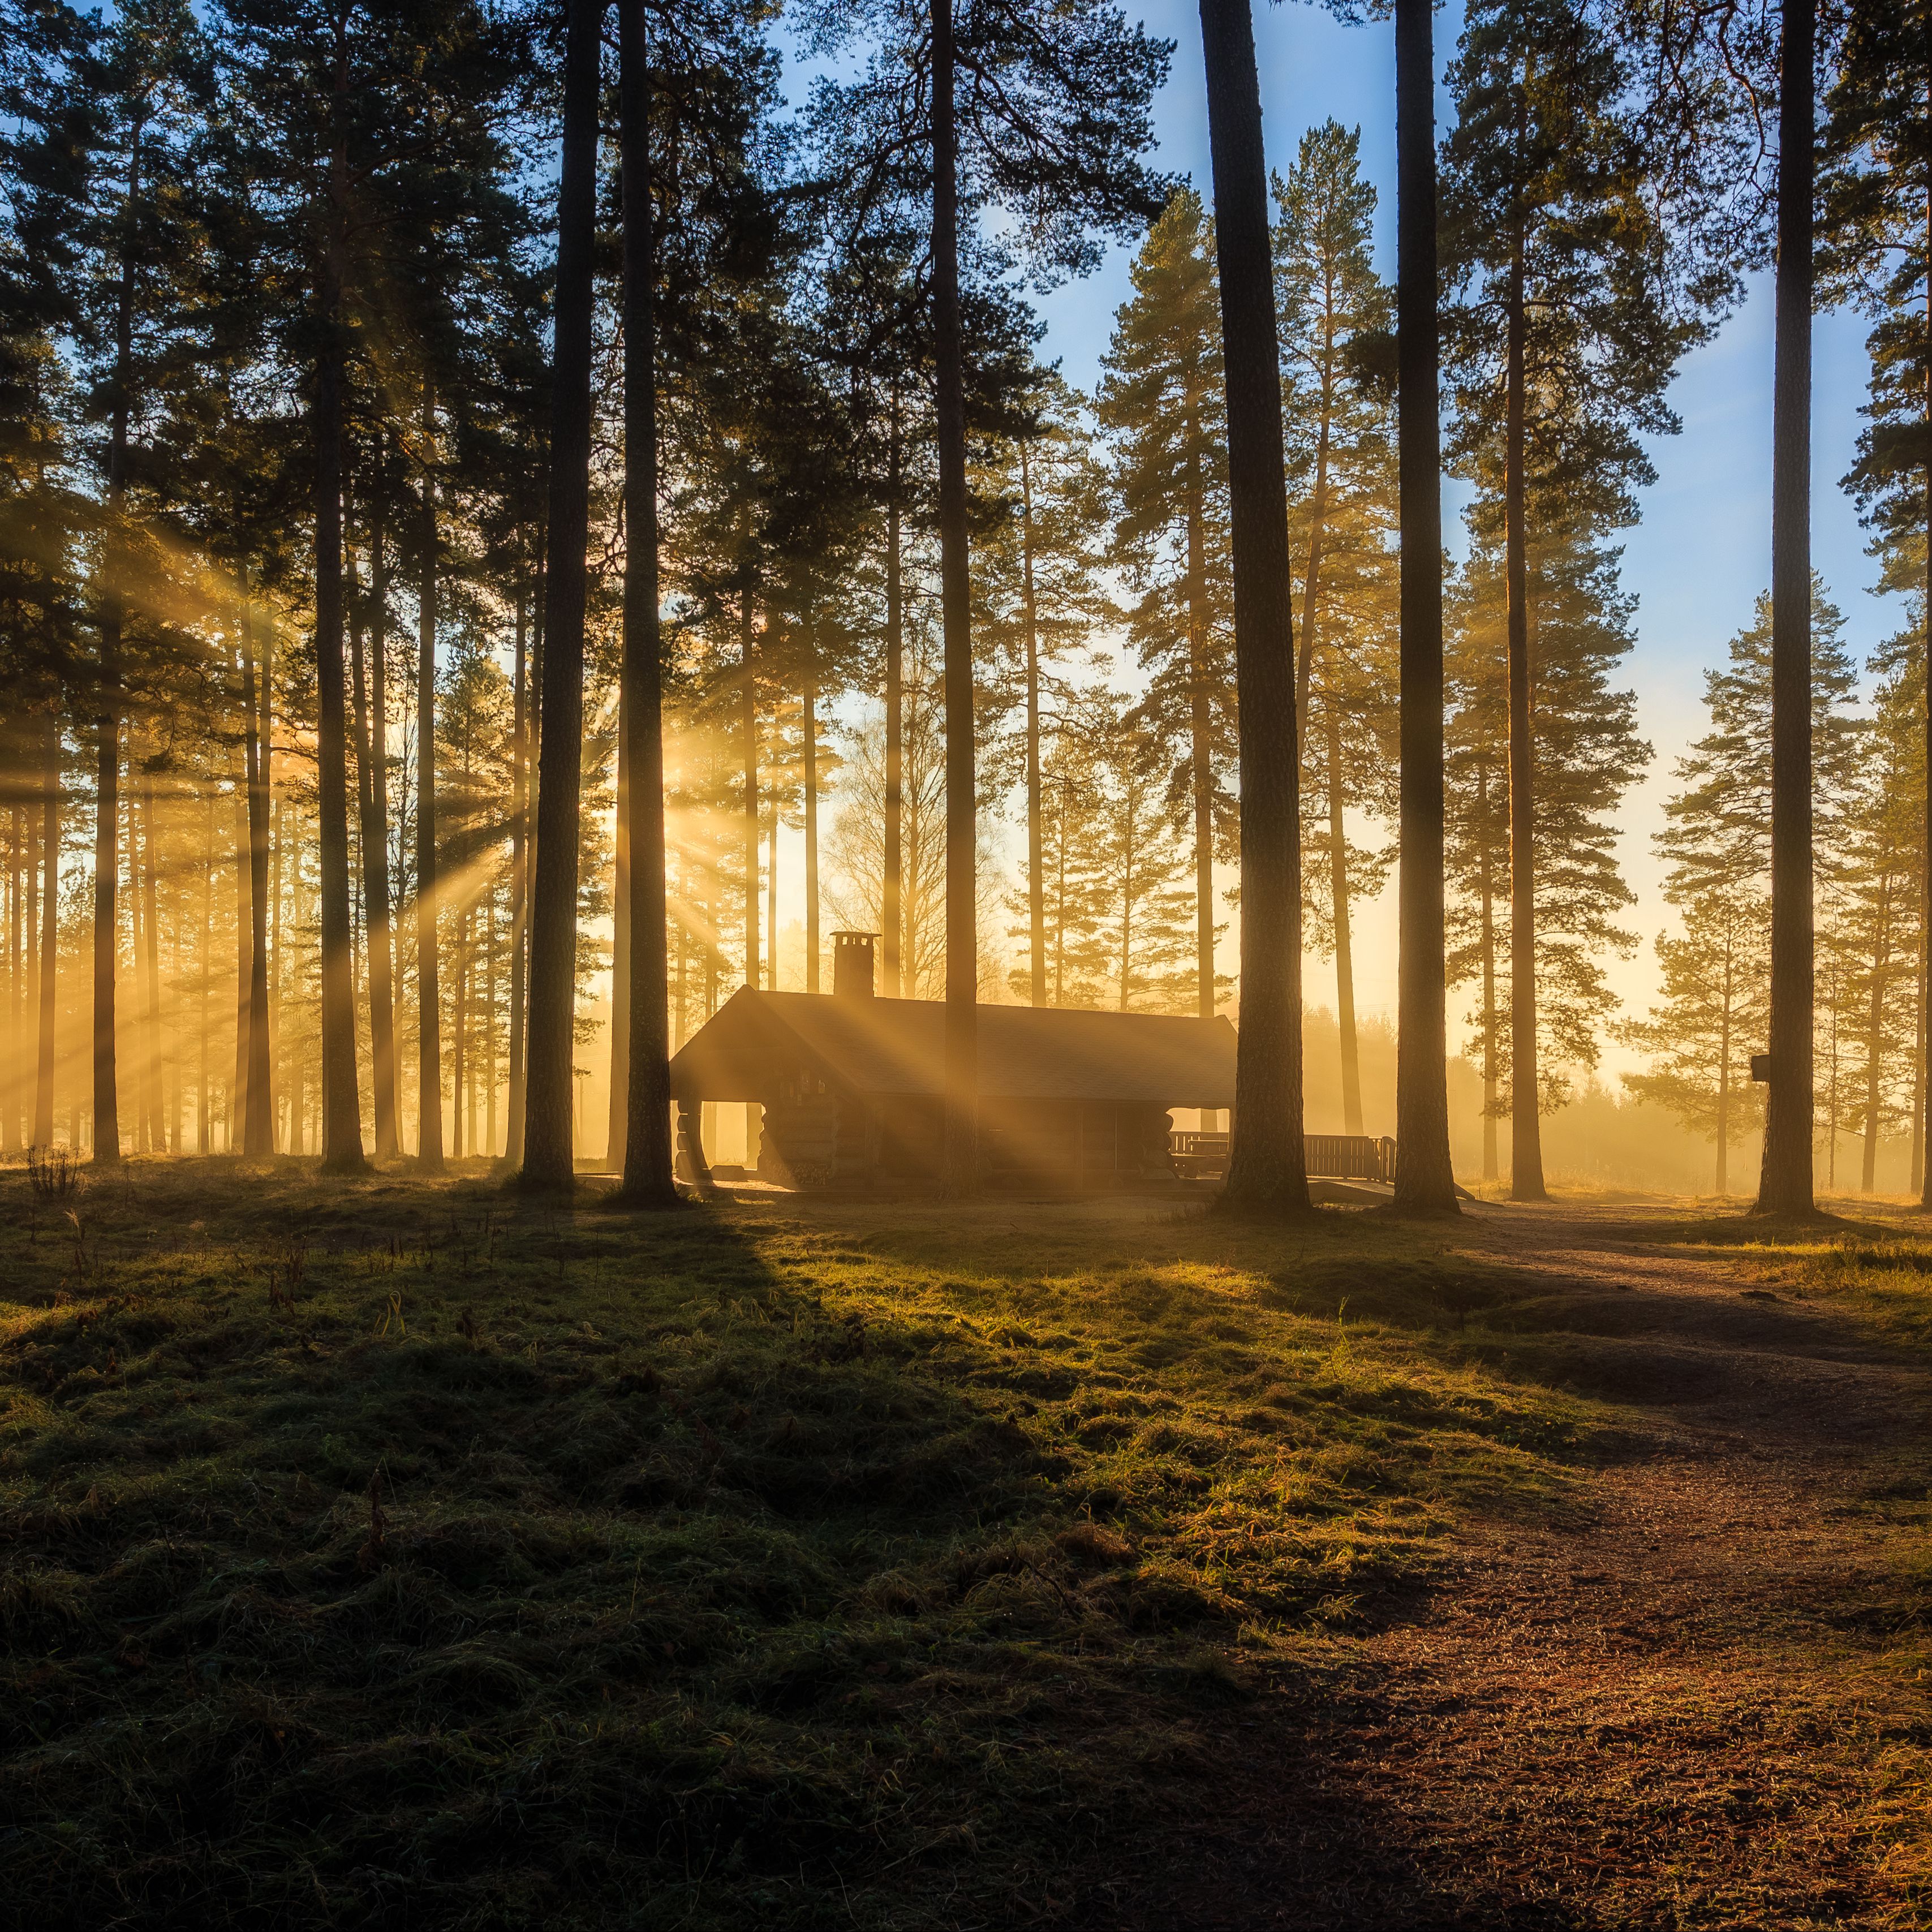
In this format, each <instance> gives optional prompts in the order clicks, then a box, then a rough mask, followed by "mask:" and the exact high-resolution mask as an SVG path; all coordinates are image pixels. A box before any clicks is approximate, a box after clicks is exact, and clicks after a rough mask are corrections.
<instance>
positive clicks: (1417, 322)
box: [1393, 0, 1459, 1216]
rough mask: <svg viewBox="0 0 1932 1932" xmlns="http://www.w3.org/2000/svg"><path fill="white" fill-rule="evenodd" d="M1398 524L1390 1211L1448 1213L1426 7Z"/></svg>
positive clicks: (1408, 230) (1430, 83)
mask: <svg viewBox="0 0 1932 1932" xmlns="http://www.w3.org/2000/svg"><path fill="white" fill-rule="evenodd" d="M1393 10H1394V14H1395V95H1396V317H1397V324H1396V365H1397V384H1396V403H1397V460H1398V491H1399V496H1398V508H1397V517H1398V520H1399V522H1400V525H1401V529H1402V670H1401V685H1402V691H1401V716H1402V778H1401V784H1402V796H1401V807H1400V814H1401V825H1400V850H1401V859H1402V876H1401V884H1400V893H1401V902H1400V921H1401V927H1400V940H1399V942H1398V944H1399V948H1400V960H1399V962H1398V966H1397V976H1398V985H1397V1035H1398V1040H1399V1044H1398V1046H1397V1059H1396V1175H1395V1202H1396V1209H1397V1212H1398V1213H1400V1214H1408V1215H1418V1216H1421V1215H1439V1214H1456V1213H1457V1212H1459V1210H1458V1208H1457V1205H1456V1177H1455V1173H1454V1169H1452V1168H1451V1165H1450V1160H1449V1088H1448V1037H1447V1035H1448V1028H1447V1025H1446V1015H1445V1005H1446V999H1447V985H1448V983H1447V978H1446V966H1445V962H1446V959H1447V956H1448V938H1447V931H1446V928H1445V922H1444V917H1443V898H1444V878H1445V866H1444V862H1443V860H1444V850H1443V836H1444V826H1443V716H1444V713H1443V664H1442V398H1441V391H1440V362H1439V357H1440V353H1441V342H1440V332H1439V317H1438V314H1437V302H1438V293H1437V285H1438V276H1439V263H1438V260H1437V234H1436V224H1437V208H1436V202H1437V183H1436V55H1435V46H1434V32H1433V7H1432V5H1431V4H1430V0H1393Z"/></svg>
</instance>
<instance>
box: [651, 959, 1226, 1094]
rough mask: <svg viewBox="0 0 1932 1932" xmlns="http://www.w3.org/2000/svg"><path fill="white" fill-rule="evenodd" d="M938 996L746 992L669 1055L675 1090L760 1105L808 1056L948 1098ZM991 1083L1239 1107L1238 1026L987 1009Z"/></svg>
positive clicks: (887, 1085) (987, 1086)
mask: <svg viewBox="0 0 1932 1932" xmlns="http://www.w3.org/2000/svg"><path fill="white" fill-rule="evenodd" d="M945 1019H946V1008H945V1006H944V1004H943V1003H942V1002H941V1001H937V1000H887V999H856V1000H854V999H839V998H833V997H832V995H829V994H827V993H764V992H757V991H754V989H752V988H751V987H748V986H744V987H740V988H739V990H738V991H737V992H735V993H733V995H732V996H731V997H730V999H728V1000H727V1001H726V1002H725V1003H724V1005H723V1006H722V1007H720V1008H719V1009H718V1011H717V1012H716V1013H714V1014H712V1016H711V1018H710V1019H709V1020H707V1021H706V1022H705V1023H704V1025H703V1026H702V1027H701V1028H699V1030H698V1031H697V1032H696V1033H695V1034H693V1035H692V1036H691V1038H690V1039H689V1040H687V1041H686V1042H685V1044H684V1046H683V1047H682V1049H680V1050H679V1052H678V1053H677V1054H676V1055H675V1056H674V1057H673V1059H672V1061H671V1063H670V1086H671V1092H672V1094H673V1095H674V1096H676V1097H677V1098H678V1099H679V1100H685V1101H691V1100H760V1099H762V1098H763V1097H764V1096H765V1095H766V1094H767V1093H769V1091H770V1089H771V1088H772V1085H773V1084H774V1082H775V1079H777V1078H778V1076H780V1075H781V1073H784V1072H785V1071H787V1070H788V1069H789V1067H793V1066H796V1065H797V1064H799V1062H800V1061H803V1062H804V1063H805V1064H806V1065H807V1066H808V1067H811V1069H812V1070H814V1071H816V1072H817V1073H818V1074H819V1075H820V1077H822V1078H824V1079H828V1080H829V1081H831V1082H834V1083H835V1084H836V1085H839V1086H841V1087H843V1088H846V1089H847V1091H850V1092H854V1093H859V1094H877V1095H881V1096H883V1095H907V1094H910V1095H917V1094H932V1095H935V1096H936V1095H937V1094H938V1093H939V1092H940V1091H941V1068H942V1067H943V1065H944V1048H945V1031H944V1029H945ZM979 1044H980V1082H979V1086H980V1094H981V1095H982V1096H983V1097H984V1098H986V1099H989V1100H1100V1101H1110V1100H1111V1101H1118V1102H1127V1103H1135V1104H1140V1105H1146V1106H1157V1107H1232V1106H1233V1105H1234V1103H1235V1029H1234V1028H1232V1026H1230V1025H1229V1023H1228V1022H1227V1021H1226V1020H1225V1019H1218V1018H1217V1019H1211V1020H1201V1019H1169V1018H1166V1017H1164V1016H1159V1015H1156V1014H1153V1013H1095V1012H1092V1011H1089V1010H1085V1009H1081V1008H1076V1007H992V1006H983V1007H980V1009H979Z"/></svg>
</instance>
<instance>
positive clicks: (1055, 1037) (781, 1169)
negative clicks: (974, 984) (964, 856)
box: [670, 932, 1235, 1193]
mask: <svg viewBox="0 0 1932 1932" xmlns="http://www.w3.org/2000/svg"><path fill="white" fill-rule="evenodd" d="M872 940H873V935H871V934H869V933H861V932H839V933H835V934H834V935H833V936H832V991H831V992H830V993H829V994H825V993H766V992H759V991H757V990H756V989H754V988H751V987H748V986H747V987H742V988H740V989H739V991H738V992H736V993H734V994H733V995H732V996H731V998H730V999H729V1000H727V1001H726V1002H725V1003H724V1005H723V1006H722V1007H720V1008H719V1009H718V1011H717V1012H716V1013H714V1014H713V1015H712V1016H711V1018H710V1019H709V1020H707V1021H706V1022H705V1024H704V1025H703V1027H702V1028H700V1029H699V1031H697V1033H695V1034H693V1035H692V1036H691V1038H690V1039H689V1040H688V1041H686V1042H685V1045H684V1046H682V1048H681V1049H679V1052H678V1053H677V1054H676V1055H675V1056H674V1057H673V1059H672V1061H671V1064H670V1091H671V1097H672V1100H673V1102H674V1103H675V1104H676V1108H677V1111H678V1174H679V1178H680V1179H682V1180H686V1181H701V1180H703V1179H706V1178H708V1176H709V1165H708V1163H707V1162H706V1158H705V1151H704V1148H703V1142H702V1136H701V1133H700V1120H701V1118H702V1113H701V1109H702V1107H703V1104H704V1103H706V1102H707V1101H753V1102H756V1103H757V1104H758V1105H759V1106H760V1107H762V1108H763V1110H764V1120H763V1132H762V1135H761V1138H760V1145H759V1151H758V1160H757V1178H759V1179H760V1180H761V1181H772V1182H775V1183H776V1184H778V1185H779V1186H781V1187H791V1188H797V1189H800V1190H809V1191H823V1190H829V1189H837V1190H841V1191H842V1190H847V1189H880V1190H886V1191H900V1190H904V1191H908V1192H912V1191H920V1190H929V1189H930V1188H932V1187H933V1186H935V1184H937V1182H938V1179H939V1178H940V1169H941V1133H942V1128H943V1115H942V1112H941V1085H942V1082H941V1073H942V1066H943V1055H944V1027H945V1015H946V1008H945V1005H944V1002H942V1001H937V1000H895V999H886V998H880V996H879V995H877V992H876V991H875V985H874V968H873V956H872ZM979 1072H980V1079H979V1096H980V1116H979V1118H980V1135H979V1151H980V1178H981V1181H982V1184H983V1185H985V1186H986V1187H992V1188H1001V1187H1007V1188H1018V1189H1024V1190H1050V1191H1054V1192H1061V1191H1065V1192H1070V1193H1073V1192H1077V1193H1108V1192H1128V1191H1136V1190H1142V1189H1149V1188H1162V1187H1174V1186H1176V1185H1177V1184H1178V1181H1179V1178H1180V1176H1179V1173H1178V1170H1177V1169H1176V1167H1175V1163H1174V1159H1173V1156H1172V1151H1171V1149H1172V1142H1171V1139H1170V1135H1171V1131H1172V1121H1170V1119H1169V1110H1170V1109H1174V1108H1177V1107H1179V1108H1213V1109H1219V1108H1224V1107H1232V1106H1233V1105H1234V1100H1235V1030H1234V1028H1232V1026H1230V1025H1229V1023H1228V1022H1227V1021H1226V1020H1225V1019H1211V1020H1202V1019H1172V1018H1169V1017H1166V1016H1157V1015H1154V1014H1151V1013H1103V1012H1094V1011H1089V1010H1084V1009H1075V1008H1071V1007H998V1006H983V1007H980V1010H979Z"/></svg>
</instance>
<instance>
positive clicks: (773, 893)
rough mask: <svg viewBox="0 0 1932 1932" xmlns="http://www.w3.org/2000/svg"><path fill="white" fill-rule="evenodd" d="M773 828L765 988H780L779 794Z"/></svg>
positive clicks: (768, 849) (768, 839)
mask: <svg viewBox="0 0 1932 1932" xmlns="http://www.w3.org/2000/svg"><path fill="white" fill-rule="evenodd" d="M771 805H772V817H771V829H769V831H768V832H766V835H765V990H766V992H768V993H775V992H777V991H778V793H777V790H775V789H774V790H773V791H772V796H771Z"/></svg>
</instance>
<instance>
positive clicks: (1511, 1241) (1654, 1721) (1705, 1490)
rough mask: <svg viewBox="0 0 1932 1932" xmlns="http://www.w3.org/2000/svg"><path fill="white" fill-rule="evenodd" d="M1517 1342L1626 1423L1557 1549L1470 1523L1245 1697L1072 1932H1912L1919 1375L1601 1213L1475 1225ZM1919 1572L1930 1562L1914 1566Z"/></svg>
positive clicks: (1929, 1861) (1930, 1382)
mask: <svg viewBox="0 0 1932 1932" xmlns="http://www.w3.org/2000/svg"><path fill="white" fill-rule="evenodd" d="M1470 1218H1471V1221H1472V1223H1473V1226H1471V1227H1470V1229H1469V1235H1471V1236H1472V1241H1471V1242H1470V1245H1471V1246H1472V1247H1475V1248H1476V1249H1478V1250H1481V1251H1484V1252H1487V1253H1491V1254H1493V1255H1494V1256H1496V1259H1498V1260H1499V1261H1504V1262H1508V1263H1509V1264H1510V1265H1513V1266H1514V1267H1517V1268H1524V1269H1528V1270H1532V1271H1537V1272H1539V1273H1542V1274H1547V1275H1548V1277H1549V1278H1550V1297H1549V1298H1548V1300H1547V1301H1544V1300H1541V1299H1539V1298H1532V1299H1531V1300H1530V1301H1528V1302H1526V1303H1525V1304H1519V1306H1518V1307H1517V1309H1516V1310H1513V1311H1512V1313H1511V1317H1510V1318H1509V1319H1510V1322H1511V1325H1512V1326H1513V1327H1514V1328H1515V1329H1516V1330H1517V1331H1519V1332H1520V1334H1522V1335H1523V1337H1524V1339H1525V1343H1526V1347H1529V1348H1532V1349H1544V1350H1546V1351H1548V1352H1549V1353H1548V1354H1547V1356H1546V1357H1545V1358H1544V1359H1546V1360H1547V1361H1549V1362H1553V1363H1556V1364H1561V1365H1563V1366H1565V1367H1569V1368H1571V1369H1573V1370H1574V1372H1575V1373H1574V1377H1573V1379H1574V1380H1576V1381H1577V1383H1578V1385H1580V1386H1581V1387H1583V1388H1586V1389H1587V1390H1589V1392H1591V1393H1593V1394H1600V1395H1603V1396H1605V1397H1609V1398H1610V1399H1613V1400H1619V1401H1622V1402H1624V1403H1628V1404H1630V1405H1631V1407H1632V1409H1633V1410H1634V1412H1635V1414H1636V1415H1637V1425H1636V1427H1635V1428H1634V1430H1633V1434H1632V1439H1631V1443H1630V1445H1629V1447H1628V1452H1627V1454H1625V1457H1623V1458H1622V1460H1619V1461H1618V1462H1616V1463H1614V1464H1613V1465H1612V1466H1610V1467H1608V1468H1607V1469H1604V1471H1603V1472H1601V1475H1599V1476H1598V1478H1596V1481H1595V1491H1596V1494H1595V1507H1594V1508H1593V1510H1592V1512H1591V1515H1590V1518H1589V1520H1588V1521H1587V1522H1586V1523H1585V1524H1583V1526H1580V1527H1577V1528H1571V1529H1541V1528H1539V1529H1531V1530H1520V1529H1510V1528H1505V1527H1499V1528H1496V1529H1493V1530H1491V1531H1490V1532H1488V1533H1487V1534H1486V1535H1484V1536H1483V1537H1481V1538H1479V1539H1477V1540H1473V1541H1472V1542H1471V1543H1470V1544H1468V1545H1467V1546H1466V1549H1465V1550H1464V1552H1463V1556H1462V1557H1461V1559H1460V1573H1459V1574H1457V1576H1456V1577H1454V1579H1453V1580H1452V1581H1451V1583H1450V1584H1449V1585H1448V1586H1447V1587H1445V1588H1443V1589H1441V1590H1439V1591H1438V1592H1436V1593H1435V1594H1434V1595H1433V1598H1432V1599H1431V1601H1430V1603H1429V1604H1428V1605H1427V1607H1426V1608H1424V1610H1423V1611H1422V1613H1421V1615H1420V1616H1419V1618H1409V1619H1401V1620H1399V1621H1397V1622H1394V1623H1393V1624H1392V1625H1391V1626H1390V1627H1389V1628H1387V1629H1386V1630H1385V1631H1382V1632H1380V1633H1379V1634H1376V1635H1373V1636H1372V1637H1370V1638H1369V1639H1368V1640H1367V1641H1366V1643H1363V1644H1362V1645H1361V1646H1359V1647H1358V1649H1356V1650H1355V1652H1354V1655H1353V1657H1352V1659H1351V1660H1350V1661H1348V1662H1346V1663H1344V1664H1342V1665H1340V1667H1338V1673H1337V1675H1338V1678H1339V1682H1327V1683H1325V1684H1323V1685H1320V1686H1319V1687H1311V1688H1310V1689H1309V1690H1308V1691H1305V1692H1304V1693H1302V1694H1295V1693H1291V1692H1284V1693H1282V1694H1278V1695H1277V1696H1274V1697H1270V1698H1268V1699H1267V1700H1263V1702H1262V1705H1261V1706H1259V1708H1256V1707H1250V1708H1249V1709H1246V1710H1244V1711H1243V1712H1241V1715H1240V1716H1239V1718H1238V1720H1237V1723H1238V1725H1239V1727H1240V1728H1239V1730H1238V1733H1237V1734H1236V1735H1235V1736H1234V1737H1232V1739H1229V1740H1227V1741H1226V1745H1227V1748H1226V1751H1225V1752H1217V1754H1216V1763H1217V1767H1219V1766H1228V1767H1231V1768H1229V1769H1226V1770H1222V1769H1217V1772H1216V1775H1215V1782H1214V1788H1213V1790H1212V1793H1211V1804H1210V1805H1208V1807H1206V1808H1205V1811H1204V1816H1203V1817H1202V1819H1201V1820H1198V1821H1197V1822H1196V1823H1193V1824H1191V1825H1190V1826H1187V1827H1186V1828H1184V1829H1182V1830H1181V1831H1180V1832H1178V1833H1177V1835H1176V1836H1175V1838H1174V1839H1172V1840H1170V1841H1168V1842H1166V1843H1158V1844H1154V1845H1151V1846H1149V1847H1148V1851H1147V1852H1146V1854H1145V1856H1144V1857H1142V1858H1141V1859H1139V1861H1136V1863H1135V1864H1133V1865H1131V1866H1130V1867H1127V1868H1125V1869H1124V1870H1121V1872H1120V1873H1119V1874H1118V1877H1117V1878H1116V1879H1115V1880H1114V1881H1113V1882H1111V1883H1109V1884H1108V1885H1106V1886H1105V1887H1103V1890H1102V1893H1101V1895H1100V1897H1098V1898H1097V1899H1096V1900H1095V1901H1094V1909H1092V1910H1091V1912H1090V1913H1089V1914H1088V1916H1087V1917H1086V1918H1085V1919H1084V1920H1083V1921H1082V1922H1083V1924H1084V1925H1085V1926H1086V1927H1090V1928H1092V1932H1100V1928H1103V1927H1105V1928H1109V1932H1156V1928H1180V1927H1187V1928H1189V1932H1195V1928H1201V1932H1205V1929H1206V1928H1209V1927H1215V1928H1220V1927H1227V1928H1246V1927H1257V1928H1259V1927H1342V1926H1353V1927H1430V1928H1436V1927H1442V1928H1448V1927H1469V1928H1475V1927H1484V1928H1487V1927H1511V1928H1515V1927H1673V1928H1675V1927H1732V1926H1736V1927H1767V1928H1771V1927H1776V1928H1781V1932H1782V1928H1799V1927H1805V1928H1811V1927H1820V1928H1822V1927H1922V1926H1926V1925H1932V1816H1928V1811H1927V1806H1928V1793H1932V1785H1929V1784H1928V1781H1927V1772H1926V1769H1925V1763H1924V1759H1925V1748H1926V1745H1927V1743H1928V1742H1932V1703H1929V1702H1928V1699H1927V1695H1926V1693H1927V1688H1928V1686H1932V1646H1928V1645H1927V1641H1926V1639H1925V1634H1924V1631H1923V1630H1922V1628H1921V1625H1920V1616H1921V1610H1922V1607H1923V1605H1924V1602H1925V1601H1926V1598H1925V1592H1924V1589H1923V1574H1924V1573H1923V1570H1922V1568H1921V1571H1920V1573H1919V1577H1918V1584H1917V1586H1916V1587H1915V1582H1914V1579H1913V1577H1912V1575H1911V1574H1910V1570H1909V1566H1910V1565H1911V1563H1912V1559H1913V1556H1914V1555H1915V1553H1918V1552H1922V1550H1923V1549H1924V1534H1925V1527H1926V1515H1927V1513H1926V1510H1925V1500H1926V1497H1927V1483H1928V1480H1932V1373H1928V1370H1927V1367H1925V1366H1924V1365H1923V1364H1920V1363H1919V1362H1917V1361H1913V1360H1912V1359H1910V1358H1906V1357H1904V1356H1903V1355H1895V1354H1893V1353H1890V1352H1887V1351H1885V1349H1882V1348H1879V1347H1877V1346H1873V1344H1871V1343H1869V1342H1867V1341H1864V1340H1861V1338H1860V1337H1858V1335H1857V1334H1855V1331H1853V1330H1852V1328H1851V1326H1850V1325H1849V1323H1848V1322H1846V1320H1844V1319H1843V1318H1842V1317H1841V1316H1838V1315H1837V1314H1836V1313H1834V1312H1833V1311H1832V1310H1829V1309H1828V1308H1823V1307H1820V1306H1819V1305H1817V1304H1802V1303H1799V1302H1796V1301H1790V1300H1785V1299H1779V1298H1772V1297H1769V1296H1767V1295H1766V1294H1765V1292H1764V1291H1763V1290H1762V1289H1757V1290H1753V1289H1752V1288H1751V1284H1750V1283H1748V1281H1746V1280H1744V1279H1742V1278H1741V1277H1740V1275H1739V1274H1738V1273H1737V1272H1736V1271H1733V1269H1732V1268H1729V1267H1727V1265H1725V1264H1724V1262H1718V1261H1712V1260H1709V1259H1704V1258H1700V1257H1697V1256H1688V1255H1686V1254H1685V1253H1682V1252H1681V1251H1673V1250H1671V1249H1670V1248H1668V1247H1663V1246H1661V1245H1653V1244H1648V1243H1646V1242H1644V1241H1642V1240H1641V1238H1640V1235H1641V1230H1640V1229H1639V1228H1637V1227H1635V1226H1633V1223H1632V1221H1631V1215H1630V1213H1629V1211H1628V1210H1619V1211H1616V1213H1615V1214H1608V1213H1604V1214H1577V1213H1576V1212H1575V1211H1541V1210H1532V1209H1524V1208H1479V1209H1477V1210H1475V1211H1474V1212H1473V1213H1472V1216H1471V1217H1470ZM1918 1560H1919V1562H1921V1565H1922V1562H1923V1558H1922V1556H1921V1557H1920V1558H1919V1559H1918Z"/></svg>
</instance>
